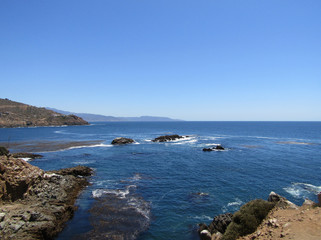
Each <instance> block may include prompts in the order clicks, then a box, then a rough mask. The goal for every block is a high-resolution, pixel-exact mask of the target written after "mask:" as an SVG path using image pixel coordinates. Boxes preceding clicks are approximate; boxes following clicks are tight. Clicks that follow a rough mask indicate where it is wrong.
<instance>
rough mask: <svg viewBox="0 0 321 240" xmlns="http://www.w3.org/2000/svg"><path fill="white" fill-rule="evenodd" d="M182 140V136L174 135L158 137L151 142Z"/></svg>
mask: <svg viewBox="0 0 321 240" xmlns="http://www.w3.org/2000/svg"><path fill="white" fill-rule="evenodd" d="M181 138H184V137H183V136H179V135H177V134H174V135H164V136H160V137H157V138H155V139H154V140H152V142H168V141H174V140H177V139H181Z"/></svg>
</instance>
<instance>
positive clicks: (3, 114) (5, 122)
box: [0, 98, 88, 128]
mask: <svg viewBox="0 0 321 240" xmlns="http://www.w3.org/2000/svg"><path fill="white" fill-rule="evenodd" d="M61 125H88V122H86V121H85V120H83V119H82V118H80V117H77V116H76V115H64V114H61V113H57V112H54V111H51V110H48V109H45V108H38V107H34V106H31V105H27V104H23V103H19V102H14V101H11V100H9V99H1V98H0V128H12V127H34V126H61Z"/></svg>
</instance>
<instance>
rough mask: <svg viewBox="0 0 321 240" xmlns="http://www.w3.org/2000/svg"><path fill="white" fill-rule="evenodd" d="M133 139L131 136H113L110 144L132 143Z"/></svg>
mask: <svg viewBox="0 0 321 240" xmlns="http://www.w3.org/2000/svg"><path fill="white" fill-rule="evenodd" d="M134 142H135V141H134V140H133V139H131V138H124V137H119V138H115V139H114V140H113V141H112V142H111V144H113V145H123V144H129V143H134Z"/></svg>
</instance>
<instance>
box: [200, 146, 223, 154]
mask: <svg viewBox="0 0 321 240" xmlns="http://www.w3.org/2000/svg"><path fill="white" fill-rule="evenodd" d="M215 150H220V151H223V150H225V148H224V147H222V146H221V145H217V146H215V147H211V148H203V151H204V152H211V151H215Z"/></svg>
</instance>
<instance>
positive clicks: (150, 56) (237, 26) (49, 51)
mask: <svg viewBox="0 0 321 240" xmlns="http://www.w3.org/2000/svg"><path fill="white" fill-rule="evenodd" d="M0 80H1V93H0V97H1V98H9V99H11V100H15V101H19V102H24V103H28V104H31V105H35V106H48V107H54V108H58V109H61V110H68V111H73V112H88V113H97V114H104V115H112V116H141V115H153V116H167V117H172V118H179V119H185V120H315V121H320V120H321V1H320V0H308V1H304V0H300V1H299V0H200V1H196V0H193V1H190V0H177V1H176V0H121V1H119V0H86V1H85V0H54V1H53V0H52V1H49V0H43V1H39V0H37V1H34V0H28V1H26V0H1V1H0Z"/></svg>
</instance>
